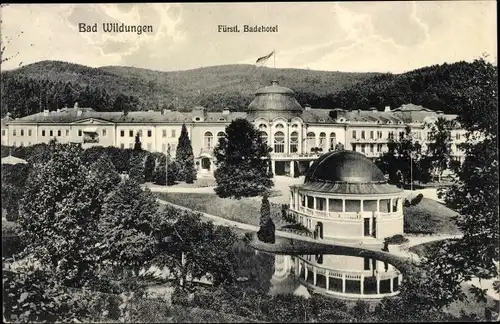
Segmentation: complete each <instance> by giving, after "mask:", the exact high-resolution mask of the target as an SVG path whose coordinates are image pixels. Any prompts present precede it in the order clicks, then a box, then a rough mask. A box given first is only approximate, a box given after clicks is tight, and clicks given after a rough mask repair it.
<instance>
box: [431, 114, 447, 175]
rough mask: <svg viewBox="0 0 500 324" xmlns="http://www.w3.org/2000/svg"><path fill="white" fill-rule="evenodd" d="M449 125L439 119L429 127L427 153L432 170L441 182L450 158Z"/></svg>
mask: <svg viewBox="0 0 500 324" xmlns="http://www.w3.org/2000/svg"><path fill="white" fill-rule="evenodd" d="M450 124H451V123H450V122H449V121H447V120H446V119H444V118H442V117H440V118H438V120H437V121H436V123H434V124H432V125H431V126H430V131H431V132H430V143H429V144H428V145H427V151H428V152H427V153H428V155H429V156H430V161H431V165H432V168H433V169H434V170H435V173H437V174H438V179H439V180H438V181H441V175H442V174H443V171H444V170H445V169H447V168H448V167H449V165H450V156H451V133H450V131H451V125H450Z"/></svg>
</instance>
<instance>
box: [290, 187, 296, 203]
mask: <svg viewBox="0 0 500 324" xmlns="http://www.w3.org/2000/svg"><path fill="white" fill-rule="evenodd" d="M294 198H295V193H294V192H293V191H292V192H291V193H290V207H292V206H294Z"/></svg>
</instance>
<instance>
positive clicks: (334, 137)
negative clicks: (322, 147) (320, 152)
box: [330, 132, 337, 151]
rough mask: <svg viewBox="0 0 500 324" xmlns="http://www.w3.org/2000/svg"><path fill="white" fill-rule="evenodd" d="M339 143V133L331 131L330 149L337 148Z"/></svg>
mask: <svg viewBox="0 0 500 324" xmlns="http://www.w3.org/2000/svg"><path fill="white" fill-rule="evenodd" d="M336 144H337V135H336V134H335V133H333V132H332V133H330V150H332V151H333V150H334V149H335V145H336Z"/></svg>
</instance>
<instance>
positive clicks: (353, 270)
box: [292, 254, 402, 299]
mask: <svg viewBox="0 0 500 324" xmlns="http://www.w3.org/2000/svg"><path fill="white" fill-rule="evenodd" d="M292 262H293V268H294V273H295V276H296V277H297V278H299V281H300V282H303V283H304V284H305V285H306V286H307V287H309V288H313V289H315V290H317V291H318V292H321V293H326V294H329V295H334V296H339V297H345V298H367V299H368V298H383V297H387V296H393V295H396V294H398V293H399V286H400V283H401V280H402V275H401V274H400V273H399V271H398V270H397V269H396V268H394V267H393V266H392V265H390V264H388V263H386V262H381V261H378V260H375V259H372V258H361V257H354V256H346V255H331V254H319V255H315V256H314V255H303V256H296V257H292Z"/></svg>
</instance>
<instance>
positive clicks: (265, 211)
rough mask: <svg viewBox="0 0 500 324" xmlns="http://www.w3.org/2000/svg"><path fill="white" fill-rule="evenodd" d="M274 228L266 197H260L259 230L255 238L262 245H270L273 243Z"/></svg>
mask: <svg viewBox="0 0 500 324" xmlns="http://www.w3.org/2000/svg"><path fill="white" fill-rule="evenodd" d="M274 230H275V226H274V222H273V220H272V219H271V205H270V204H269V200H268V199H267V196H266V195H264V196H263V197H262V205H261V207H260V229H259V231H258V233H257V237H258V238H259V240H260V241H262V242H264V243H272V244H274V241H275V232H274Z"/></svg>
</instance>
